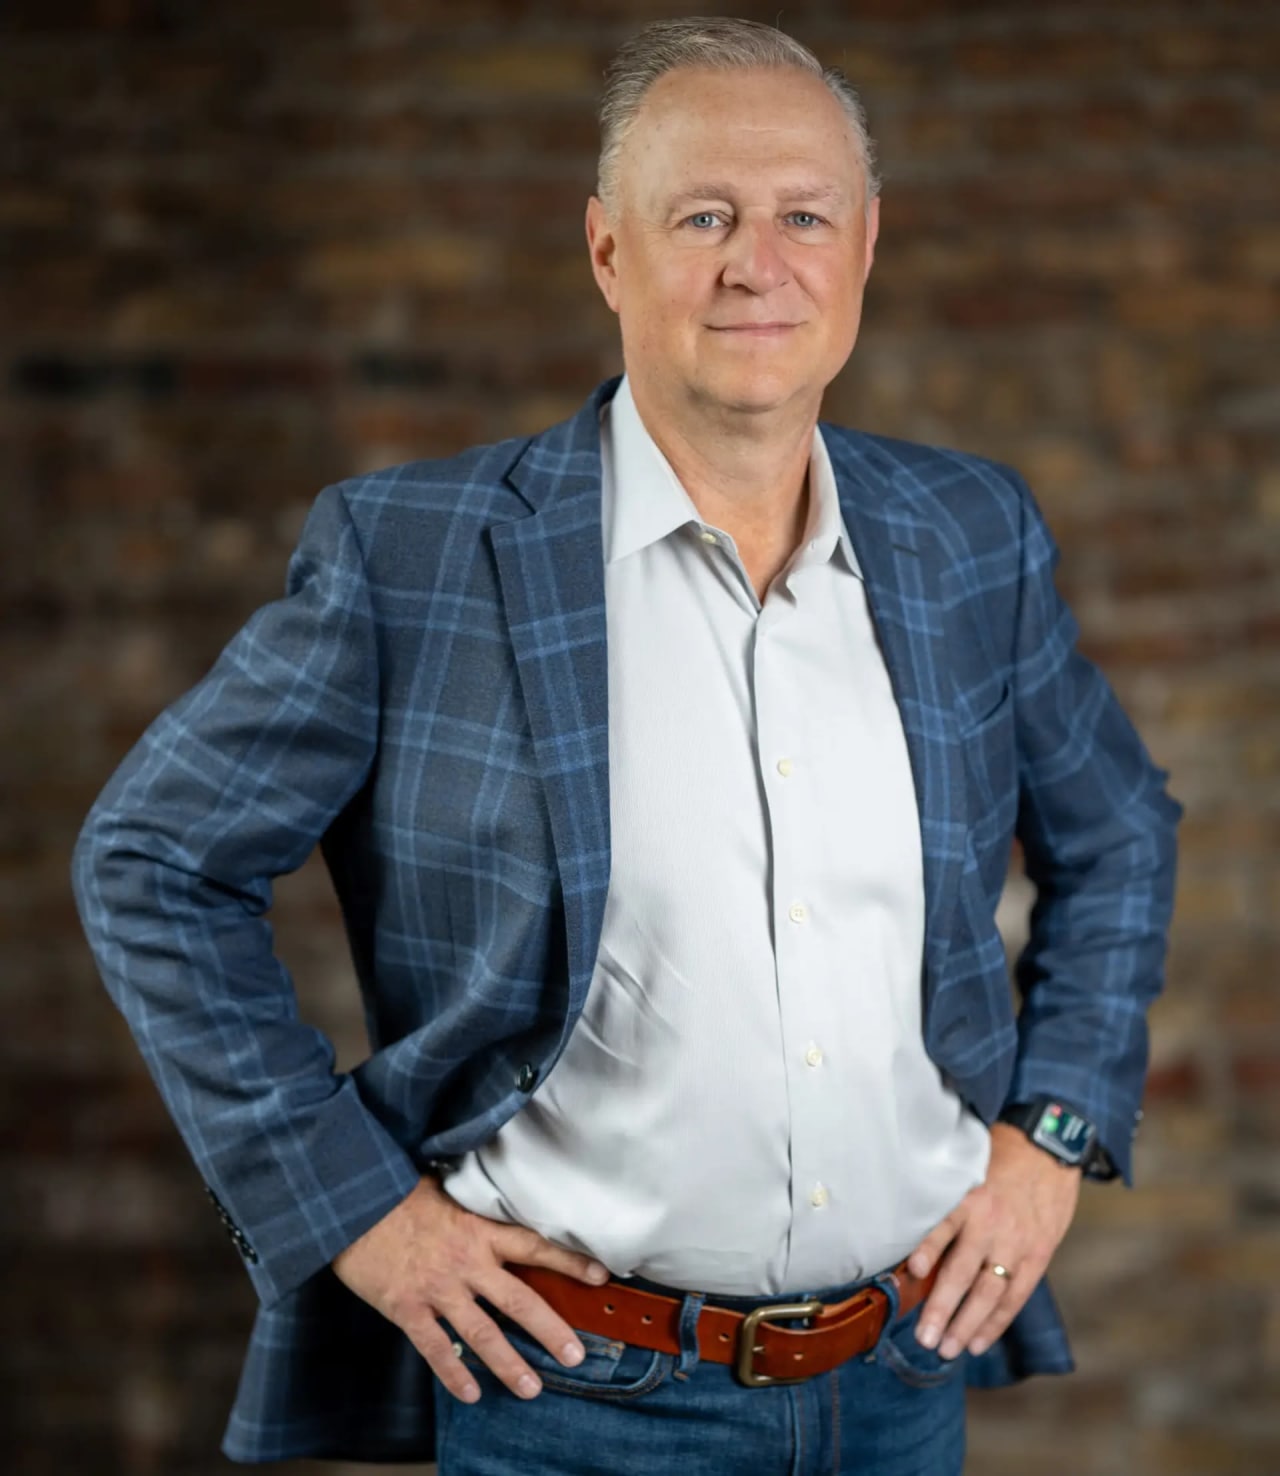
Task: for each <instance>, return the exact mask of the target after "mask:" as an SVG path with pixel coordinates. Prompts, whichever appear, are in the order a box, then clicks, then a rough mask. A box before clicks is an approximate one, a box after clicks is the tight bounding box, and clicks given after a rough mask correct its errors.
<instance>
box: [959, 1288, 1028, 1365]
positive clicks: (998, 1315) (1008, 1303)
mask: <svg viewBox="0 0 1280 1476" xmlns="http://www.w3.org/2000/svg"><path fill="white" fill-rule="evenodd" d="M1038 1280H1039V1277H1038V1276H1036V1275H1030V1276H1029V1275H1027V1274H1026V1273H1025V1272H1024V1273H1022V1274H1020V1275H1017V1276H1014V1277H1013V1278H1012V1279H1011V1280H1010V1281H1009V1282H1008V1283H1007V1289H1006V1291H1005V1294H1004V1296H1003V1297H1002V1298H1001V1299H1000V1301H999V1302H997V1303H996V1305H995V1307H994V1308H993V1309H992V1310H991V1312H990V1313H988V1315H987V1317H986V1320H985V1321H984V1322H982V1323H981V1324H980V1326H979V1327H978V1329H977V1331H976V1332H975V1333H974V1334H973V1335H972V1336H971V1337H970V1338H969V1341H968V1349H969V1352H970V1353H972V1354H974V1356H975V1357H976V1356H977V1354H979V1353H985V1352H986V1351H987V1349H988V1348H989V1347H990V1346H991V1345H992V1343H994V1342H995V1340H996V1339H997V1338H998V1337H1000V1336H1001V1335H1002V1334H1003V1333H1004V1331H1005V1329H1006V1328H1007V1327H1008V1326H1009V1324H1010V1323H1011V1322H1012V1321H1013V1319H1014V1318H1015V1317H1016V1316H1017V1315H1018V1313H1019V1312H1021V1311H1022V1309H1023V1307H1025V1306H1026V1304H1027V1298H1028V1297H1029V1296H1030V1295H1031V1293H1032V1292H1033V1291H1034V1290H1035V1285H1036V1282H1037V1281H1038Z"/></svg>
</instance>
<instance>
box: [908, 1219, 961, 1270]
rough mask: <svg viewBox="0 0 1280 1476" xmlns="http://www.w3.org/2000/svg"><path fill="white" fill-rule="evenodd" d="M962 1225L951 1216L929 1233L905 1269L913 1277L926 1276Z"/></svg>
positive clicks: (914, 1251) (913, 1252)
mask: <svg viewBox="0 0 1280 1476" xmlns="http://www.w3.org/2000/svg"><path fill="white" fill-rule="evenodd" d="M963 1223H964V1222H963V1221H962V1220H961V1219H959V1218H958V1217H957V1216H956V1215H954V1214H951V1215H948V1216H947V1218H946V1219H945V1220H943V1221H941V1222H940V1223H939V1224H937V1225H935V1226H934V1228H933V1229H932V1230H930V1231H929V1233H928V1235H926V1236H925V1238H924V1239H923V1240H922V1241H921V1242H920V1244H919V1245H918V1246H916V1248H915V1250H913V1251H912V1252H911V1255H910V1257H909V1259H908V1261H907V1269H908V1270H909V1271H910V1272H911V1274H912V1275H913V1276H928V1274H929V1272H930V1271H932V1270H933V1268H934V1265H935V1263H936V1262H937V1261H938V1260H939V1259H940V1258H941V1256H942V1253H943V1252H944V1251H945V1250H946V1248H947V1247H948V1246H949V1245H950V1244H951V1242H952V1241H953V1240H954V1239H955V1238H956V1236H957V1235H958V1234H959V1233H960V1228H961V1226H962V1224H963Z"/></svg>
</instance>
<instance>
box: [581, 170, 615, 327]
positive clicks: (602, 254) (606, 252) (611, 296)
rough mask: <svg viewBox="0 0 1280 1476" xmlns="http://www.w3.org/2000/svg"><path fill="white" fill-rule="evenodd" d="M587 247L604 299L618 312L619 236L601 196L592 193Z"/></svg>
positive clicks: (588, 217)
mask: <svg viewBox="0 0 1280 1476" xmlns="http://www.w3.org/2000/svg"><path fill="white" fill-rule="evenodd" d="M586 225H587V248H588V250H589V251H590V253H591V270H592V272H593V274H594V275H595V279H596V286H597V287H599V289H600V291H601V293H602V294H603V296H604V300H605V301H606V302H607V303H608V304H609V306H610V307H611V308H612V309H613V311H614V312H615V313H616V312H617V311H618V268H617V263H616V259H615V258H616V255H617V250H618V238H617V236H616V235H615V234H614V229H613V226H612V225H611V224H610V223H609V217H608V216H607V215H606V214H605V208H604V205H603V204H602V203H601V201H600V198H599V196H597V195H592V197H591V198H590V199H589V200H588V201H587V221H586Z"/></svg>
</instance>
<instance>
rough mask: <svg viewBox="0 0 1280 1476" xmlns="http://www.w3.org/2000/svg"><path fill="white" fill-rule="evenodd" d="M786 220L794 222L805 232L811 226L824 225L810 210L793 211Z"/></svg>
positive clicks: (818, 216) (820, 218)
mask: <svg viewBox="0 0 1280 1476" xmlns="http://www.w3.org/2000/svg"><path fill="white" fill-rule="evenodd" d="M787 218H788V219H789V220H794V221H795V222H796V224H797V225H800V226H803V227H804V228H805V229H806V230H807V229H809V228H810V227H812V226H816V225H825V224H826V222H825V221H824V220H823V219H822V217H821V216H820V215H815V214H814V213H813V211H812V210H793V211H792V212H791V214H790V215H789V216H788V217H787Z"/></svg>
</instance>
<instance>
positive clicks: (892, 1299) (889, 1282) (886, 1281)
mask: <svg viewBox="0 0 1280 1476" xmlns="http://www.w3.org/2000/svg"><path fill="white" fill-rule="evenodd" d="M872 1285H874V1286H878V1287H879V1288H880V1290H881V1291H882V1292H883V1293H884V1294H885V1296H886V1297H888V1299H889V1310H888V1311H887V1312H886V1314H885V1319H884V1326H883V1327H882V1328H881V1329H880V1337H881V1338H883V1337H884V1335H885V1333H887V1332H888V1331H889V1328H890V1327H891V1326H892V1325H893V1324H894V1323H895V1322H896V1321H897V1320H898V1308H899V1306H900V1305H901V1301H902V1299H901V1297H900V1295H899V1293H898V1278H897V1277H896V1276H895V1275H894V1274H893V1272H892V1271H882V1272H881V1273H880V1275H879V1276H876V1277H874V1278H873V1281H872Z"/></svg>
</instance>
